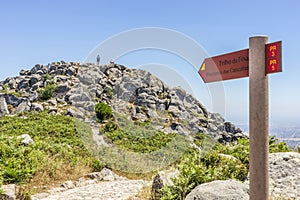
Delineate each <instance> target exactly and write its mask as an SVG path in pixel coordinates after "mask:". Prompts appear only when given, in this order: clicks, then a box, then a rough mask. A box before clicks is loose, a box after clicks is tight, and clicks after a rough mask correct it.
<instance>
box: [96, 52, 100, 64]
mask: <svg viewBox="0 0 300 200" xmlns="http://www.w3.org/2000/svg"><path fill="white" fill-rule="evenodd" d="M97 65H98V66H99V65H100V55H99V54H98V55H97Z"/></svg>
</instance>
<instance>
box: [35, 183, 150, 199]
mask: <svg viewBox="0 0 300 200" xmlns="http://www.w3.org/2000/svg"><path fill="white" fill-rule="evenodd" d="M148 185H149V182H146V181H143V180H120V181H110V182H99V183H94V184H90V185H86V186H82V187H76V188H73V189H69V190H60V192H59V191H53V192H50V193H41V194H36V195H33V196H32V200H55V199H59V200H91V199H95V200H128V199H129V198H130V197H133V196H135V195H137V194H138V193H139V192H140V191H141V190H142V188H144V187H146V186H148Z"/></svg>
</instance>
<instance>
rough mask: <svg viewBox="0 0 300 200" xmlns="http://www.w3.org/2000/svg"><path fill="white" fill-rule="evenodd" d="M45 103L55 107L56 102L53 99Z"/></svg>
mask: <svg viewBox="0 0 300 200" xmlns="http://www.w3.org/2000/svg"><path fill="white" fill-rule="evenodd" d="M46 102H47V103H49V104H50V105H52V106H57V101H56V100H55V99H49V100H47V101H46Z"/></svg>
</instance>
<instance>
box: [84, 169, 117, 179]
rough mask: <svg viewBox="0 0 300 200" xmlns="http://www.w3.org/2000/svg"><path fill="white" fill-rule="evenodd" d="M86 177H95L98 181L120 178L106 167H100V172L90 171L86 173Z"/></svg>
mask: <svg viewBox="0 0 300 200" xmlns="http://www.w3.org/2000/svg"><path fill="white" fill-rule="evenodd" d="M88 177H89V178H90V179H96V180H98V181H115V180H120V179H122V178H121V177H119V176H118V175H116V174H115V173H113V172H112V171H111V170H109V169H107V168H104V169H102V170H101V172H94V173H90V174H88Z"/></svg>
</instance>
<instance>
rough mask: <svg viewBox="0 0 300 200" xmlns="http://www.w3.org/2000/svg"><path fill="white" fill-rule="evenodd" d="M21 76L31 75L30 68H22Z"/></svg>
mask: <svg viewBox="0 0 300 200" xmlns="http://www.w3.org/2000/svg"><path fill="white" fill-rule="evenodd" d="M19 74H20V75H21V76H26V75H31V72H30V70H24V69H22V70H21V71H20V73H19Z"/></svg>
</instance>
